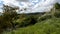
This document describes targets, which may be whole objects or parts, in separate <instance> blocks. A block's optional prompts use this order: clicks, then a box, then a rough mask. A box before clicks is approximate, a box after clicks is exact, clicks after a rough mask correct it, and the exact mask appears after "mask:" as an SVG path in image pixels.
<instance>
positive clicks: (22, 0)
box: [16, 0, 29, 2]
mask: <svg viewBox="0 0 60 34" xmlns="http://www.w3.org/2000/svg"><path fill="white" fill-rule="evenodd" d="M16 1H20V2H29V0H16Z"/></svg>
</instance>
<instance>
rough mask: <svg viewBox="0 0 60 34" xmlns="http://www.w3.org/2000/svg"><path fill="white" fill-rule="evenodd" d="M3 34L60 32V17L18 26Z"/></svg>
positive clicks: (51, 33)
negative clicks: (22, 26)
mask: <svg viewBox="0 0 60 34" xmlns="http://www.w3.org/2000/svg"><path fill="white" fill-rule="evenodd" d="M3 34H60V18H51V19H47V20H45V21H42V22H38V23H36V24H35V25H32V26H28V27H25V28H18V29H17V30H13V31H11V32H5V33H3Z"/></svg>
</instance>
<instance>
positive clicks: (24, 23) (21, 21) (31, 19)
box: [15, 16, 37, 27]
mask: <svg viewBox="0 0 60 34" xmlns="http://www.w3.org/2000/svg"><path fill="white" fill-rule="evenodd" d="M36 22H37V19H36V18H34V17H33V16H29V17H24V18H20V19H18V20H17V21H16V22H15V24H17V25H18V26H19V27H26V26H28V25H32V24H35V23H36Z"/></svg>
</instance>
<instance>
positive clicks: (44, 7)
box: [0, 0, 60, 13]
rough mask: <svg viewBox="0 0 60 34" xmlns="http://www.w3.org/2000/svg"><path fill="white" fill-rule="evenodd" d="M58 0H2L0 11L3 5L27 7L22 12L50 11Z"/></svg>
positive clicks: (0, 1) (59, 0) (0, 0)
mask: <svg viewBox="0 0 60 34" xmlns="http://www.w3.org/2000/svg"><path fill="white" fill-rule="evenodd" d="M56 2H60V0H0V12H2V10H1V8H2V5H3V4H5V5H10V6H13V5H15V6H18V7H19V8H20V9H23V8H27V10H26V11H21V12H20V13H23V12H24V13H34V12H44V11H49V10H50V9H51V8H52V7H53V5H54V4H55V3H56Z"/></svg>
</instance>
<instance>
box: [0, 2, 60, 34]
mask: <svg viewBox="0 0 60 34" xmlns="http://www.w3.org/2000/svg"><path fill="white" fill-rule="evenodd" d="M18 9H19V8H18V7H11V6H7V5H3V15H1V16H0V34H1V33H2V34H60V16H59V15H60V4H58V3H56V4H55V5H54V7H53V8H52V10H51V11H50V12H47V13H44V14H37V15H32V14H31V15H30V14H27V15H26V14H20V15H18V14H17V12H16V10H18ZM24 10H26V8H25V9H24Z"/></svg>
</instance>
